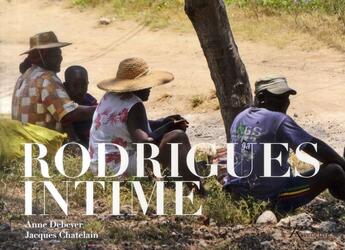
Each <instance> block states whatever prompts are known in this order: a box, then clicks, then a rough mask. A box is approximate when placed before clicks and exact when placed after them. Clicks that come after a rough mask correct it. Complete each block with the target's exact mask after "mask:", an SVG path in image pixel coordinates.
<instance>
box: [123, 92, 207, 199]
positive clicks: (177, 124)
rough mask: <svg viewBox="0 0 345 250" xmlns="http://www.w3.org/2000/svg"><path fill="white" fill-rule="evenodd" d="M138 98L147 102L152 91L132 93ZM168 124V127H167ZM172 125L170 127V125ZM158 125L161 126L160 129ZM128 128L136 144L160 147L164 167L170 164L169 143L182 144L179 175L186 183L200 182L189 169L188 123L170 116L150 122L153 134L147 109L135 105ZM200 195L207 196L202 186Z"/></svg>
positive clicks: (160, 158) (180, 147)
mask: <svg viewBox="0 0 345 250" xmlns="http://www.w3.org/2000/svg"><path fill="white" fill-rule="evenodd" d="M132 93H133V94H134V95H136V96H138V97H139V98H140V99H141V100H142V101H147V100H148V99H149V96H150V89H144V90H140V91H135V92H132ZM166 124H168V126H166ZM169 124H170V125H169ZM158 125H161V126H160V127H159V126H158ZM127 126H128V130H129V133H130V134H131V137H132V138H133V141H134V142H137V143H145V142H150V143H155V144H156V145H158V146H159V152H160V153H159V156H158V161H159V162H160V163H162V164H163V165H164V166H167V165H169V164H170V161H171V159H170V156H171V152H170V147H171V146H170V145H169V143H181V145H179V173H180V175H181V176H182V177H183V179H184V180H185V181H200V179H199V178H198V177H196V176H195V175H193V174H192V173H190V171H189V170H188V167H187V162H186V157H187V154H188V152H189V150H190V148H191V145H190V142H189V139H188V137H187V135H186V133H185V130H186V129H187V127H188V122H187V121H186V120H185V119H184V118H182V117H181V116H179V115H174V116H168V117H166V118H164V119H161V120H159V121H150V126H151V129H153V130H154V127H155V126H156V129H155V130H154V131H153V133H151V132H150V131H149V127H148V119H147V115H146V110H145V107H144V105H143V104H142V103H137V104H136V105H134V106H133V107H132V108H131V110H130V111H129V114H128V120H127ZM164 126H166V130H165V133H164V134H163V135H162V136H161V138H159V140H156V139H154V138H155V137H156V134H155V131H159V130H160V129H162V127H163V128H164ZM199 193H200V194H205V190H204V188H203V187H202V186H201V188H200V190H199Z"/></svg>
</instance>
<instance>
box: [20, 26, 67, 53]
mask: <svg viewBox="0 0 345 250" xmlns="http://www.w3.org/2000/svg"><path fill="white" fill-rule="evenodd" d="M71 44H72V43H65V42H59V40H58V39H57V37H56V35H55V34H54V32H53V31H48V32H42V33H38V34H36V35H34V36H32V37H30V49H29V50H27V51H25V52H23V53H21V54H20V55H24V54H28V53H29V52H30V51H33V50H35V49H50V48H61V47H65V46H68V45H71Z"/></svg>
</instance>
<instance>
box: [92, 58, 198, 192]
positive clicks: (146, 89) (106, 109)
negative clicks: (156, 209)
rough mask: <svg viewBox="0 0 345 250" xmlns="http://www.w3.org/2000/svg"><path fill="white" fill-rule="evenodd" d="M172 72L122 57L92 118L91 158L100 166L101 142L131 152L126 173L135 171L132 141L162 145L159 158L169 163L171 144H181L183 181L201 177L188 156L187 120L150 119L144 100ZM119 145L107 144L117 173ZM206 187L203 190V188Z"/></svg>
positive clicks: (169, 78) (103, 85)
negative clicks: (187, 160) (197, 175)
mask: <svg viewBox="0 0 345 250" xmlns="http://www.w3.org/2000/svg"><path fill="white" fill-rule="evenodd" d="M173 79H174V77H173V75H172V74H171V73H169V72H165V71H151V70H150V68H149V66H148V64H147V63H146V62H145V61H144V60H143V59H141V58H129V59H125V60H123V61H122V62H121V63H120V65H119V68H118V71H117V74H116V77H115V78H112V79H109V80H105V81H102V82H101V83H99V84H98V85H97V86H98V87H99V88H100V89H102V90H105V91H107V92H106V94H105V95H104V96H103V98H102V100H101V101H100V103H99V105H98V107H97V109H96V112H95V114H94V117H93V124H92V127H91V131H90V144H89V151H90V155H91V161H92V163H93V164H94V166H97V159H98V144H97V143H114V144H117V145H120V146H122V147H124V148H125V149H126V151H127V153H128V155H129V165H128V168H127V172H126V174H128V175H135V173H136V151H135V147H134V146H135V145H133V143H140V142H151V143H155V144H156V145H158V146H159V150H160V153H159V156H158V160H159V161H160V162H161V163H162V164H163V165H168V164H170V148H171V145H169V144H168V143H180V144H181V145H179V173H180V175H181V176H183V178H184V180H191V181H192V180H193V181H197V180H199V179H198V178H197V177H196V176H195V175H193V174H192V173H190V171H189V170H188V168H187V164H186V156H187V153H188V152H189V150H190V148H191V146H190V142H189V139H188V137H187V135H186V133H185V130H186V128H187V126H188V122H187V121H186V120H185V119H183V118H182V117H181V116H179V115H175V116H169V117H167V118H164V119H161V120H158V121H148V119H147V115H146V110H145V106H144V104H143V102H145V101H147V100H148V98H149V95H150V90H151V88H153V87H155V86H158V85H162V84H165V83H168V82H170V81H172V80H173ZM119 163H120V152H119V150H118V148H117V147H114V146H111V145H108V147H107V146H106V164H107V166H108V167H110V168H111V170H113V171H114V172H117V171H118V170H119V167H120V164H119ZM202 190H203V189H202Z"/></svg>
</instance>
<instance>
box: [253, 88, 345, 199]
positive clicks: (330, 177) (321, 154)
mask: <svg viewBox="0 0 345 250" xmlns="http://www.w3.org/2000/svg"><path fill="white" fill-rule="evenodd" d="M260 94H262V95H261V96H260ZM258 95H259V96H256V99H255V102H256V106H257V107H259V108H266V109H268V110H271V111H276V112H281V113H284V114H286V112H287V109H288V107H289V105H290V99H289V96H290V93H285V94H283V95H273V94H271V93H267V92H264V93H259V94H258ZM310 142H311V143H314V144H315V143H316V144H317V151H315V149H314V147H313V146H311V145H307V146H306V147H305V148H304V149H303V151H304V152H305V153H307V154H309V155H310V156H312V157H313V158H315V159H317V160H318V161H320V162H321V163H322V165H321V167H320V170H319V172H318V173H317V175H316V176H314V177H311V178H309V181H310V184H311V192H309V194H308V195H309V196H310V198H315V197H316V196H318V195H319V194H320V193H322V192H323V191H324V190H326V189H328V190H329V192H330V193H331V194H332V195H333V196H334V197H335V198H337V199H340V200H344V201H345V159H344V158H342V157H341V156H340V155H339V154H338V153H337V152H335V150H333V149H332V148H331V147H330V146H329V145H328V144H326V143H325V142H323V141H322V140H320V139H318V138H316V137H313V139H312V140H311V141H310ZM313 173H314V170H311V171H307V172H306V173H303V174H302V175H303V176H310V175H312V174H313Z"/></svg>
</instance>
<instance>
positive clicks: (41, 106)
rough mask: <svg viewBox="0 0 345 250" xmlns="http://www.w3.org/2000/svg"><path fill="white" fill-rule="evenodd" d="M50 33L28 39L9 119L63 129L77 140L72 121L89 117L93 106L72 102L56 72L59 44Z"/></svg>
mask: <svg viewBox="0 0 345 250" xmlns="http://www.w3.org/2000/svg"><path fill="white" fill-rule="evenodd" d="M70 44H71V43H64V42H59V41H58V39H57V37H56V35H55V34H54V33H53V32H52V31H49V32H43V33H39V34H36V35H35V36H33V37H31V38H30V49H29V50H28V51H26V52H24V53H22V55H23V54H28V56H27V58H26V59H25V60H24V62H25V63H24V62H23V63H22V64H21V67H20V69H21V71H22V73H23V74H22V75H21V76H20V77H19V78H18V80H17V83H16V85H15V89H14V92H13V97H12V119H14V120H19V121H21V122H28V123H32V124H36V125H39V126H42V127H46V128H49V129H53V130H56V131H65V132H67V133H68V135H69V137H70V139H71V140H78V138H77V137H76V136H75V133H74V131H73V127H72V123H73V122H78V121H84V120H87V119H91V117H92V115H93V113H94V110H95V109H96V106H93V107H87V106H82V105H78V104H76V103H75V102H73V101H72V100H71V99H70V97H69V96H68V94H67V93H66V91H65V89H64V87H63V85H62V82H61V80H60V79H59V78H58V76H57V75H56V73H58V72H59V71H60V66H61V62H62V59H63V58H62V55H61V49H60V48H61V47H65V46H68V45H70Z"/></svg>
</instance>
